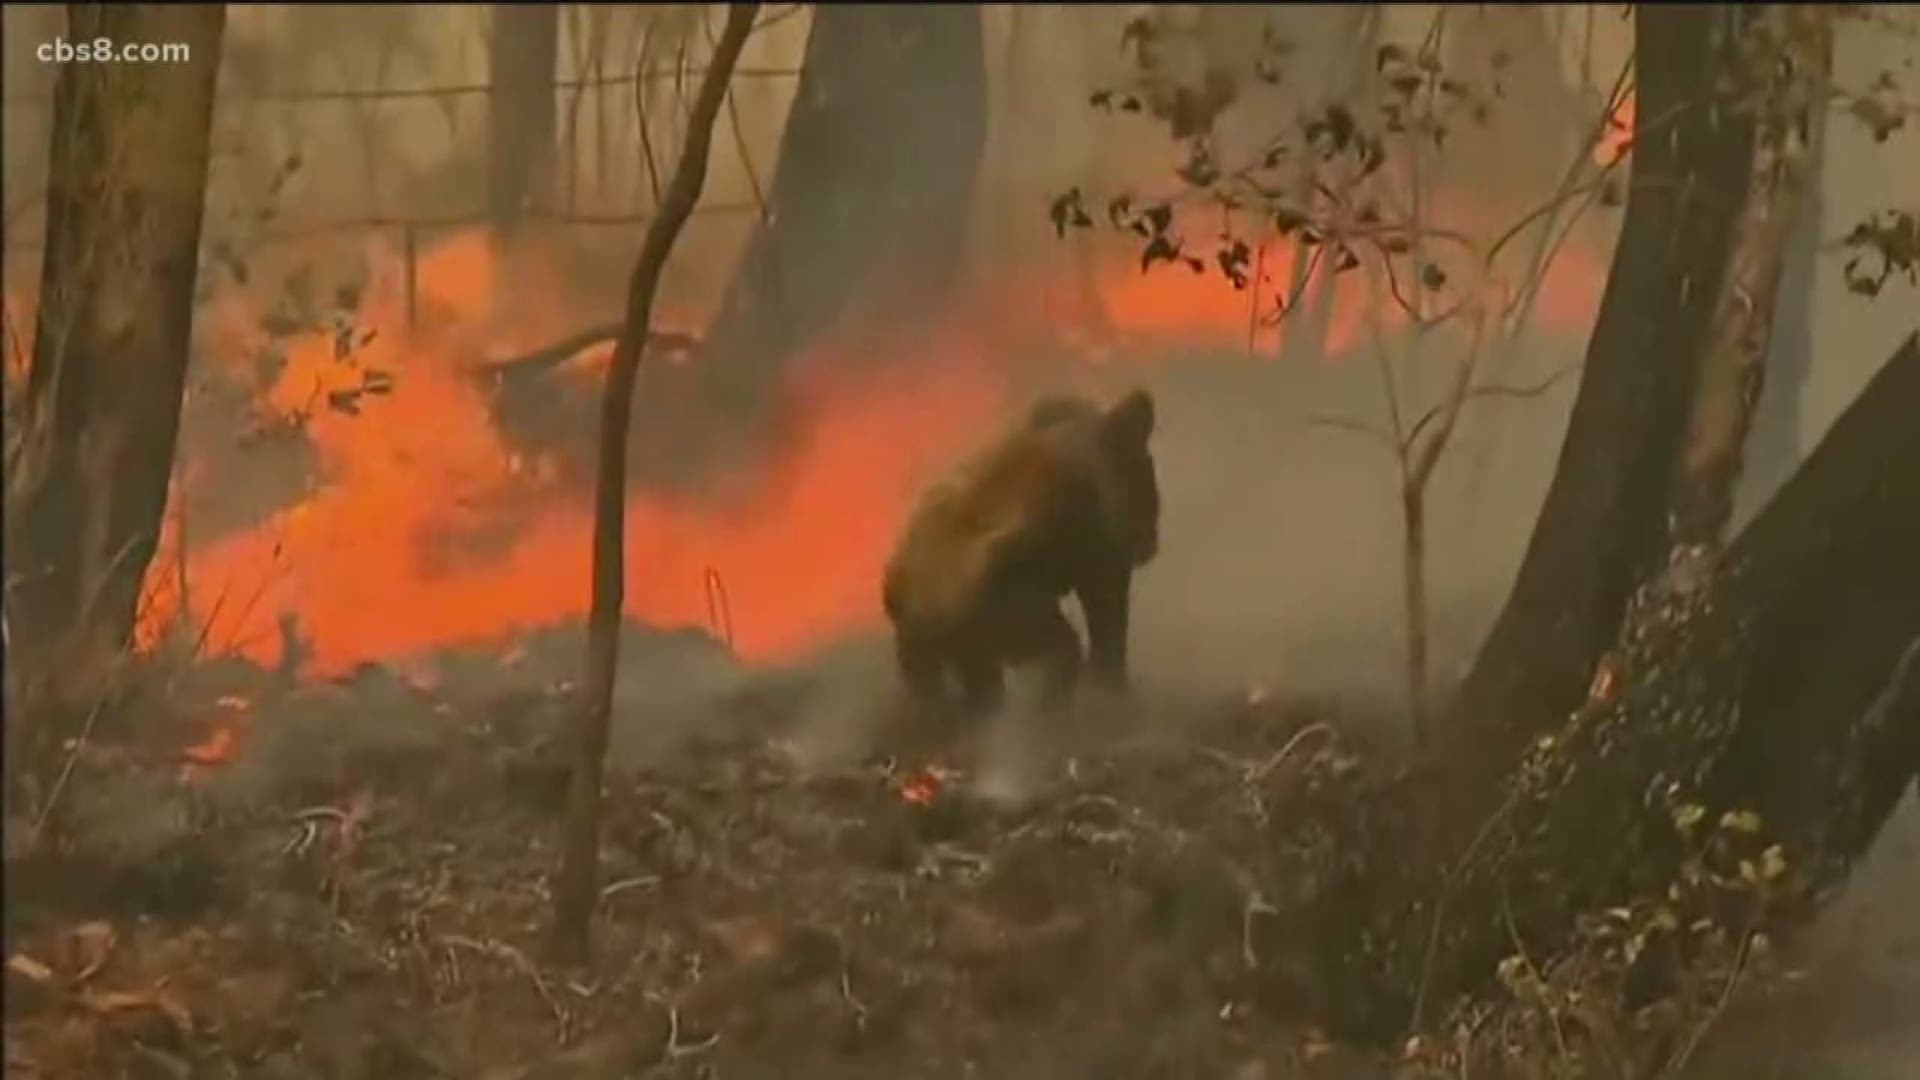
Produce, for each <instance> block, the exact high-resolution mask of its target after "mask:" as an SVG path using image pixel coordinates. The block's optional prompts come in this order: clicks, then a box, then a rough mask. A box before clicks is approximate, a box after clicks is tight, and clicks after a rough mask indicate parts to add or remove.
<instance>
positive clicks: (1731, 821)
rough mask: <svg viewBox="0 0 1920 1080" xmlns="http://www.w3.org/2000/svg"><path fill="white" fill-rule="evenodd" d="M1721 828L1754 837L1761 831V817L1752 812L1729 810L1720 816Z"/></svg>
mask: <svg viewBox="0 0 1920 1080" xmlns="http://www.w3.org/2000/svg"><path fill="white" fill-rule="evenodd" d="M1720 827H1721V828H1722V829H1725V830H1727V831H1728V832H1737V833H1745V834H1747V835H1748V836H1752V835H1754V834H1756V833H1758V832H1759V831H1760V815H1759V814H1756V813H1754V812H1753V811H1751V810H1729V811H1727V812H1726V813H1724V814H1722V815H1720Z"/></svg>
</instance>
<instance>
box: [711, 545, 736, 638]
mask: <svg viewBox="0 0 1920 1080" xmlns="http://www.w3.org/2000/svg"><path fill="white" fill-rule="evenodd" d="M705 587H706V591H707V623H708V625H710V626H711V627H712V628H713V632H714V633H715V634H716V635H717V636H718V637H719V638H720V642H721V644H723V645H725V646H726V647H727V651H728V652H732V651H733V602H732V601H731V600H730V599H729V598H728V597H727V583H726V582H725V581H724V580H722V579H721V577H720V571H718V570H715V569H714V568H713V567H711V566H709V567H707V573H706V579H705Z"/></svg>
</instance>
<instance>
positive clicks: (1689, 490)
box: [1667, 5, 1833, 558]
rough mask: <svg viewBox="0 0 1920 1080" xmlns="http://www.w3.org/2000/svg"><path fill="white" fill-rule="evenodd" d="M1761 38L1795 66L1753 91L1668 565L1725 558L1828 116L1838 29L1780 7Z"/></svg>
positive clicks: (1764, 17)
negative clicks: (1748, 159)
mask: <svg viewBox="0 0 1920 1080" xmlns="http://www.w3.org/2000/svg"><path fill="white" fill-rule="evenodd" d="M1754 28H1755V30H1756V31H1758V30H1761V29H1765V30H1767V31H1770V34H1771V40H1773V41H1776V42H1780V43H1781V45H1780V46H1779V48H1780V49H1782V50H1783V52H1782V57H1781V59H1783V60H1786V61H1789V63H1785V64H1776V65H1774V66H1772V67H1771V68H1769V70H1768V74H1767V76H1766V77H1765V79H1764V81H1757V85H1754V86H1753V88H1752V92H1753V93H1754V94H1755V95H1756V96H1757V103H1758V112H1759V124H1758V130H1757V131H1756V135H1755V140H1754V152H1753V163H1752V165H1751V166H1750V168H1749V170H1748V173H1749V175H1748V178H1747V182H1746V183H1745V184H1743V185H1742V188H1743V190H1744V192H1745V198H1744V199H1742V200H1740V215H1739V218H1738V219H1737V221H1736V223H1735V226H1734V232H1733V236H1732V237H1731V238H1730V246H1729V250H1728V254H1727V271H1726V275H1725V277H1724V278H1723V280H1722V283H1721V286H1720V290H1719V295H1718V297H1717V298H1716V299H1715V301H1714V314H1713V322H1712V330H1711V331H1710V332H1709V334H1708V338H1707V343H1706V348H1705V350H1704V351H1703V352H1702V353H1701V354H1700V359H1699V363H1698V365H1697V368H1696V378H1695V382H1694V388H1693V403H1692V408H1691V409H1690V410H1689V412H1688V415H1687V429H1686V430H1687V433H1686V442H1685V444H1684V446H1685V449H1684V450H1683V452H1682V453H1681V456H1680V471H1679V475H1678V476H1677V477H1676V478H1675V484H1674V491H1673V495H1672V498H1671V501H1670V502H1669V504H1668V507H1667V520H1668V522H1669V523H1670V529H1671V532H1672V535H1671V537H1670V540H1669V546H1670V552H1669V556H1670V558H1672V557H1691V556H1693V555H1695V554H1696V553H1700V552H1703V551H1704V552H1712V551H1715V550H1717V549H1718V548H1719V546H1720V544H1721V541H1722V540H1723V539H1724V537H1725V535H1726V530H1727V523H1728V521H1729V520H1731V519H1732V517H1733V496H1734V491H1735V488H1736V487H1737V486H1738V485H1739V481H1740V470H1741V465H1742V463H1743V461H1744V456H1743V452H1744V450H1745V449H1746V445H1747V433H1748V431H1749V429H1750V428H1751V427H1752V423H1753V414H1754V408H1755V406H1756V405H1757V404H1758V403H1759V400H1760V388H1761V385H1762V383H1763V381H1764V377H1765V374H1766V358H1767V351H1768V349H1767V345H1768V342H1769V340H1770V339H1771V337H1772V332H1773V314H1774V298H1775V297H1776V296H1778V295H1779V290H1780V262H1781V258H1782V256H1783V255H1784V254H1785V252H1786V248H1787V238H1788V237H1789V236H1791V235H1792V234H1793V227H1794V223H1795V221H1796V220H1797V216H1798V214H1799V210H1800V195H1801V187H1802V184H1803V183H1804V180H1805V175H1806V168H1807V164H1808V161H1809V160H1810V158H1811V156H1812V155H1811V149H1812V147H1811V144H1810V139H1809V137H1808V136H1809V135H1810V133H1811V132H1812V131H1813V130H1814V126H1813V125H1814V120H1813V116H1814V114H1816V113H1819V112H1821V111H1823V110H1824V109H1825V108H1826V100H1825V97H1824V94H1825V93H1826V86H1827V76H1828V73H1829V72H1830V71H1831V70H1832V66H1833V30H1832V26H1831V24H1830V23H1829V22H1828V17H1827V16H1826V15H1824V14H1822V13H1821V12H1819V11H1817V10H1811V9H1808V8H1806V7H1804V6H1798V5H1772V6H1769V7H1767V8H1765V9H1764V10H1763V12H1762V13H1761V14H1758V15H1756V16H1755V23H1754ZM1755 36H1756V37H1757V36H1758V35H1757V34H1756V35H1755Z"/></svg>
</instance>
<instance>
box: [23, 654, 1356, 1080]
mask: <svg viewBox="0 0 1920 1080" xmlns="http://www.w3.org/2000/svg"><path fill="white" fill-rule="evenodd" d="M660 648H661V649H662V650H664V651H665V652H666V654H667V655H670V656H672V657H674V658H675V659H674V660H673V664H674V665H675V667H676V668H679V669H691V668H698V667H700V666H701V665H702V664H709V665H715V661H714V655H713V654H712V653H711V652H709V651H708V650H707V649H706V648H705V647H704V646H703V645H702V644H701V643H700V642H698V641H697V640H693V639H688V638H679V639H671V640H668V639H663V640H662V643H661V644H660ZM576 655H577V654H576ZM501 659H502V658H501V657H498V656H496V657H493V658H491V661H492V662H491V663H489V662H488V659H487V658H481V657H475V658H470V659H469V661H468V664H469V665H470V666H469V667H467V668H466V669H462V668H461V666H460V664H458V663H447V664H443V665H442V675H441V677H440V679H439V680H438V681H437V682H430V681H428V680H425V679H421V678H418V677H412V678H408V677H403V676H401V675H397V674H395V673H393V672H391V671H388V670H386V669H383V668H377V667H369V668H364V669H362V670H361V671H360V672H359V673H357V674H356V675H355V676H354V677H352V678H350V679H346V680H342V681H339V682H336V683H332V684H327V685H324V686H318V687H310V688H304V689H300V690H297V691H293V692H291V693H285V694H281V695H279V696H275V692H274V691H273V690H272V688H271V686H270V685H269V683H270V680H268V679H267V677H266V676H265V675H264V673H260V672H257V671H253V670H251V669H248V668H245V667H243V666H235V665H229V666H227V667H224V668H220V669H210V670H202V671H199V672H196V673H194V674H193V676H192V677H191V678H188V679H183V680H180V681H179V682H177V683H176V685H175V686H174V687H173V688H172V689H171V690H170V691H169V692H168V693H167V695H166V704H167V706H168V711H170V712H172V713H173V714H174V715H173V716H170V717H163V716H162V713H161V712H160V710H159V706H158V705H154V706H152V707H151V712H150V715H148V716H146V717H144V718H143V720H144V722H143V723H142V724H141V725H140V726H139V730H138V732H137V733H129V732H121V733H118V734H114V733H98V732H97V733H95V735H94V736H93V737H92V738H90V740H89V743H88V745H87V746H86V747H85V748H83V749H82V750H81V752H80V753H79V754H78V755H77V757H76V759H75V762H76V764H75V768H74V769H73V772H72V775H71V776H70V777H69V779H68V782H67V784H66V786H65V788H64V789H63V791H62V793H61V798H60V802H59V804H58V806H59V808H60V822H61V824H60V830H59V835H60V836H61V838H62V839H61V840H60V841H59V842H58V843H47V844H43V845H40V847H39V849H38V850H37V851H34V852H32V853H28V852H26V851H25V848H26V846H27V845H26V844H25V843H24V841H22V840H20V839H19V838H20V837H22V836H24V834H25V833H27V832H28V831H30V823H24V822H9V826H8V832H9V836H10V841H9V849H10V850H9V861H10V865H9V874H8V883H7V884H8V891H9V896H8V911H7V933H8V941H7V950H8V955H9V957H10V961H9V968H8V973H7V980H8V981H7V990H8V992H7V1010H6V1034H7V1055H8V1056H7V1062H8V1068H7V1075H8V1076H9V1077H13V1076H19V1077H81V1076H85V1077H117V1076H127V1077H146V1076H154V1077H174V1076H179V1077H197V1076H209V1077H215V1076H236V1077H238V1076H244V1077H263V1078H307V1077H312V1078H321V1077H326V1078H354V1077H366V1078H376V1077H377V1078H401V1077H415V1076H419V1077H435V1076H446V1077H486V1078H499V1080H506V1078H535V1077H623V1076H642V1075H645V1076H662V1077H671V1076H751V1077H762V1076H794V1077H809V1076H818V1077H828V1076H831V1077H861V1076H876V1077H878V1076H889V1077H894V1076H916V1077H949V1076H951V1077H961V1076H991V1077H1023V1076H1036V1077H1039V1076H1047V1077H1058V1076H1103V1077H1104V1076H1111V1077H1134V1076H1139V1077H1148V1076H1153V1077H1184V1076H1196V1077H1197V1076H1208V1077H1228V1076H1231V1077H1244V1078H1252V1077H1258V1076H1278V1075H1285V1076H1296V1075H1299V1076H1311V1075H1326V1076H1342V1077H1345V1076H1358V1075H1366V1072H1367V1071H1366V1070H1363V1069H1362V1067H1361V1063H1362V1061H1363V1059H1362V1058H1360V1057H1357V1056H1355V1055H1353V1054H1351V1053H1348V1052H1345V1051H1341V1050H1336V1049H1335V1048H1333V1047H1332V1046H1330V1045H1329V1044H1328V1043H1327V1041H1326V1040H1325V1039H1324V1038H1322V1037H1320V1036H1319V1035H1318V1034H1317V1033H1316V1032H1314V1031H1312V1030H1307V1029H1299V1028H1294V1027H1289V1026H1286V1025H1276V1024H1274V1023H1273V1022H1272V1021H1271V1019H1262V1020H1260V1021H1259V1022H1257V1023H1256V1022H1254V1017H1255V1015H1256V1013H1266V1014H1270V1013H1271V1012H1272V1011H1273V1006H1274V1005H1275V1003H1274V1002H1273V1001H1271V1000H1262V995H1263V994H1269V993H1270V991H1269V990H1268V989H1266V988H1265V987H1264V985H1263V980H1261V979H1260V978H1259V975H1260V973H1259V971H1258V964H1257V961H1256V962H1255V963H1254V964H1252V965H1251V966H1250V964H1249V956H1250V955H1251V951H1250V950H1257V946H1259V944H1260V942H1259V941H1258V940H1257V939H1258V938H1259V937H1260V936H1261V935H1263V934H1267V933H1270V932H1271V930H1269V929H1268V928H1264V927H1262V925H1261V923H1262V921H1263V920H1262V918H1261V913H1260V911H1259V908H1260V906H1261V905H1260V904H1259V903H1258V900H1259V898H1258V896H1257V893H1256V891H1255V890H1254V888H1253V886H1252V884H1251V883H1252V882H1253V881H1255V880H1258V879H1260V878H1262V877H1264V871H1262V870H1261V869H1260V867H1261V864H1262V861H1263V860H1264V859H1265V858H1266V856H1264V855H1263V854H1262V852H1263V846H1262V844H1261V843H1260V840H1261V838H1262V836H1263V835H1264V834H1265V833H1264V830H1265V826H1266V824H1267V823H1268V822H1269V821H1271V820H1272V819H1273V816H1274V815H1276V814H1280V813H1283V812H1284V808H1285V804H1286V803H1287V802H1288V801H1289V800H1291V799H1295V798H1297V797H1299V796H1298V793H1299V792H1304V791H1307V790H1308V789H1310V788H1312V787H1313V782H1311V781H1308V780H1305V779H1304V778H1307V777H1309V776H1313V775H1322V774H1324V775H1327V776H1336V775H1337V774H1338V772H1339V769H1340V768H1341V767H1342V760H1341V753H1342V752H1341V751H1339V750H1338V749H1337V748H1336V746H1335V743H1334V741H1333V740H1332V739H1331V738H1330V737H1327V736H1326V735H1325V734H1324V731H1321V730H1315V731H1312V732H1309V733H1308V734H1307V735H1306V736H1305V737H1303V738H1300V739H1298V740H1295V739H1294V738H1293V737H1294V736H1295V735H1296V734H1298V733H1299V732H1301V731H1302V730H1303V729H1304V728H1305V727H1307V726H1309V725H1311V724H1317V723H1320V722H1322V721H1326V720H1330V719H1333V717H1332V715H1331V713H1328V712H1326V711H1325V710H1322V709H1316V708H1313V707H1310V706H1296V707H1291V708H1282V707H1279V706H1277V705H1272V704H1266V703H1250V702H1248V701H1247V700H1246V699H1245V698H1244V697H1239V698H1236V699H1233V700H1229V701H1220V702H1212V703H1204V704H1200V705H1196V706H1195V707H1196V708H1198V709H1200V710H1201V711H1203V712H1206V713H1207V714H1208V719H1207V721H1206V722H1205V723H1202V724H1199V725H1197V726H1196V727H1195V729H1194V731H1193V733H1192V735H1191V737H1187V738H1183V739H1182V740H1181V741H1180V742H1178V743H1171V742H1168V741H1167V740H1165V739H1161V738H1154V737H1150V736H1149V735H1147V734H1146V733H1145V732H1146V725H1144V724H1131V723H1130V722H1129V721H1127V720H1126V719H1124V718H1123V717H1122V716H1121V715H1120V714H1119V713H1117V712H1110V711H1109V712H1107V713H1105V714H1104V715H1102V716H1098V717H1095V716H1089V717H1087V718H1085V721H1084V722H1085V723H1087V724H1090V725H1093V726H1096V727H1098V728H1099V729H1100V730H1099V731H1098V733H1097V735H1098V737H1097V738H1095V737H1092V736H1091V735H1089V737H1088V738H1085V739H1077V734H1087V733H1086V732H1079V733H1077V734H1076V732H1075V731H1073V730H1072V725H1069V729H1068V730H1063V731H1059V732H1055V733H1053V734H1054V735H1055V736H1058V737H1057V738H1055V739H1054V740H1053V742H1052V744H1051V745H1050V747H1048V748H1045V749H1042V750H1040V751H1037V752H1033V753H1029V754H1027V755H1025V756H1027V757H1028V758H1030V759H1031V761H1033V762H1036V764H1033V765H1032V766H1031V767H1030V768H1028V769H1027V770H1026V771H1025V776H1026V779H1025V781H1023V785H1022V786H1024V787H1025V788H1026V790H1025V791H1023V792H1021V793H1020V794H1021V798H1020V799H1019V800H1018V801H1013V800H1010V799H1009V798H1007V797H1006V796H1007V793H1008V790H1009V784H1008V780H1007V777H1006V776H1005V775H1001V776H999V777H997V778H996V779H994V782H992V783H989V784H986V785H982V784H981V783H979V782H978V780H979V779H980V777H979V775H978V774H979V772H980V770H979V769H978V768H976V765H977V764H978V763H981V762H984V761H987V760H988V758H990V757H991V750H990V748H984V747H985V742H990V741H991V737H990V733H989V732H988V731H986V730H985V729H983V730H982V731H980V732H974V733H972V735H971V736H964V737H958V738H955V737H950V736H949V735H947V734H945V733H940V732H930V731H927V730H925V729H924V728H915V727H913V726H912V725H910V724H908V723H907V722H906V721H904V719H901V718H898V717H896V718H894V719H893V721H892V722H891V726H889V727H887V728H886V729H885V733H884V734H885V737H884V738H883V739H882V740H881V741H880V742H879V743H878V745H881V746H885V747H888V748H889V749H888V752H886V753H884V754H877V753H872V752H867V753H860V752H848V751H847V750H846V749H845V748H844V747H843V748H842V750H841V752H838V753H833V752H823V751H822V750H821V749H820V748H819V746H820V744H819V740H818V739H817V738H811V739H810V738H808V737H803V736H805V733H803V732H800V731H799V730H798V729H797V724H798V723H799V721H798V719H797V718H799V717H801V716H803V715H805V716H812V717H816V718H817V717H818V715H819V712H820V707H821V706H820V705H819V702H818V696H817V695H813V697H814V701H815V704H814V706H813V707H811V708H802V707H800V706H799V705H798V704H797V703H798V702H800V701H801V700H802V699H806V698H808V697H809V688H808V686H807V685H805V682H804V680H797V679H785V680H782V679H779V678H772V679H763V680H754V679H741V680H737V681H736V682H735V683H734V684H733V685H732V688H731V689H730V690H727V691H725V692H712V693H708V694H707V695H706V696H705V697H704V699H703V700H704V701H705V706H704V707H705V709H706V710H707V711H708V713H709V714H710V715H708V716H706V717H705V718H704V719H703V720H702V722H701V723H700V725H699V726H698V727H686V728H683V729H682V733H683V734H684V740H683V741H680V742H679V743H678V745H676V746H673V747H670V748H669V747H666V746H664V745H662V744H658V743H656V744H653V745H648V744H647V740H646V739H645V738H644V737H643V734H644V733H642V737H638V738H636V737H634V736H633V735H632V733H631V732H627V733H625V734H627V735H628V737H627V738H626V739H625V740H624V744H623V745H624V751H625V755H624V762H622V763H616V769H615V771H614V774H613V775H612V777H611V778H610V781H609V787H608V801H607V819H606V823H605V839H604V849H603V856H602V873H603V877H602V880H603V882H605V891H604V900H603V904H602V908H601V913H600V917H599V919H598V922H597V923H596V928H595V940H594V956H593V961H592V963H591V966H590V969H589V970H585V971H567V970H562V969H560V968H558V967H555V966H553V965H551V964H549V963H548V962H547V959H546V957H545V954H544V949H543V947H544V945H545V936H546V928H547V918H548V912H549V903H548V894H547V888H546V880H547V877H548V875H549V873H550V872H551V871H552V870H553V868H554V866H555V862H556V853H557V846H556V842H557V832H558V830H557V822H558V816H559V812H560V806H561V802H562V791H563V786H564V769H563V767H562V762H561V760H560V755H559V754H558V753H557V746H556V741H555V738H554V736H555V735H556V734H557V732H558V731H559V724H560V722H561V720H562V718H563V717H564V716H565V713H566V708H567V702H568V694H569V688H568V687H567V686H566V685H565V684H564V683H563V682H558V681H554V682H549V683H547V684H545V685H535V686H533V687H532V688H529V685H528V684H529V682H530V681H532V682H535V683H537V682H538V680H529V679H527V678H525V677H524V674H525V671H526V670H527V669H529V668H533V667H536V666H537V665H538V660H537V659H527V658H524V657H521V656H515V657H513V658H512V659H515V660H517V661H518V665H517V666H518V667H519V668H520V669H521V672H522V677H517V678H509V677H507V672H508V669H506V668H503V667H501V665H500V663H499V661H500V660H501ZM714 670H716V671H717V670H718V665H715V666H714ZM626 677H627V678H628V679H629V680H637V679H638V678H639V677H643V676H641V675H640V674H638V673H636V672H629V673H628V674H627V675H626ZM696 681H697V680H696ZM713 685H715V686H717V685H719V682H718V681H716V682H715V683H714V684H713ZM708 689H709V690H711V689H712V687H709V688H708ZM236 697H239V698H245V699H247V700H248V702H249V705H250V707H249V709H248V715H247V716H246V718H245V719H244V720H243V721H241V722H240V730H239V735H238V737H237V738H236V740H235V741H234V744H233V746H234V750H233V752H232V754H231V756H229V757H227V758H226V760H224V761H221V762H220V763H218V764H213V765H208V766H200V765H195V764H193V763H192V762H191V761H188V760H184V759H183V748H187V747H189V746H190V744H193V743H195V742H197V741H199V740H201V739H202V738H204V737H205V736H206V735H208V734H209V733H210V732H209V730H208V718H209V717H215V716H221V715H225V714H227V713H229V712H232V711H235V708H236V702H235V701H234V700H233V699H234V698H236ZM222 698H225V699H227V701H226V703H225V705H222V703H221V699H222ZM686 700H687V701H689V702H690V701H692V700H693V698H692V697H688V698H686ZM1090 711H1101V710H1098V709H1095V710H1090ZM651 720H652V721H653V722H654V723H655V724H656V725H658V726H660V727H663V728H664V727H666V726H668V725H669V724H673V723H679V724H691V722H692V721H691V720H690V719H689V717H687V716H685V715H680V716H673V717H669V716H666V715H658V714H657V715H654V716H653V717H651ZM807 722H808V723H812V724H815V725H816V726H817V724H818V721H817V720H809V721H807ZM863 722H865V721H863ZM625 726H626V727H631V726H632V725H631V724H628V725H625ZM982 736H987V738H986V739H985V742H983V738H982ZM1076 739H1077V741H1078V742H1079V743H1080V744H1081V745H1080V746H1079V747H1078V752H1075V747H1074V746H1073V745H1072V744H1073V743H1074V742H1075V741H1076ZM616 741H617V743H619V742H620V741H621V740H618V739H617V740H616ZM1290 743H1291V745H1289V744H1290ZM810 746H811V748H809V747H810ZM1091 746H1098V747H1099V749H1097V750H1094V751H1093V752H1086V750H1087V747H1091ZM1283 748H1284V749H1286V751H1287V752H1286V753H1285V754H1284V755H1283V754H1280V753H1279V751H1281V750H1282V749H1283ZM201 749H202V751H204V750H205V749H206V748H205V747H204V746H203V747H202V748H201ZM196 752H198V751H196ZM1041 760H1044V761H1045V762H1046V764H1044V765H1040V764H1037V762H1039V761H1041ZM988 771H990V772H991V771H996V770H994V769H989V770H988ZM998 771H999V772H1001V773H1004V772H1005V770H998ZM1289 792H1292V793H1293V794H1288V793H1289ZM989 795H992V796H994V797H991V798H990V797H988V796H989Z"/></svg>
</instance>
